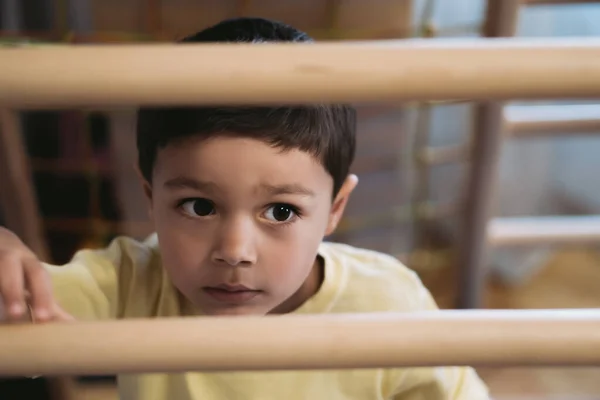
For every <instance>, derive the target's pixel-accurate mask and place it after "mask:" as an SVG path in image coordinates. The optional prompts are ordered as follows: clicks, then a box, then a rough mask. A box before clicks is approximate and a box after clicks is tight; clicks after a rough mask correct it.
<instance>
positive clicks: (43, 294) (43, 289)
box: [0, 227, 73, 322]
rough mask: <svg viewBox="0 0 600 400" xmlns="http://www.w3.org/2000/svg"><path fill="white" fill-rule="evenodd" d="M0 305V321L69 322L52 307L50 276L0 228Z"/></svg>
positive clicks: (56, 305) (63, 314)
mask: <svg viewBox="0 0 600 400" xmlns="http://www.w3.org/2000/svg"><path fill="white" fill-rule="evenodd" d="M0 303H2V304H0V321H14V322H17V321H25V320H29V321H32V322H47V321H68V320H72V319H73V317H71V316H70V315H69V314H68V313H66V312H65V311H64V310H63V309H61V308H60V306H59V305H58V304H57V303H56V301H55V299H54V296H53V294H52V283H51V281H50V276H49V275H48V272H47V271H46V270H45V269H44V267H43V266H42V264H41V262H40V261H39V260H38V258H37V257H36V256H35V254H34V253H33V252H32V251H31V250H30V249H29V248H28V247H27V246H25V244H24V243H23V242H22V241H21V240H20V239H19V238H18V237H17V236H16V235H15V234H14V233H12V232H10V231H9V230H7V229H4V228H1V227H0ZM2 305H3V306H2ZM2 309H3V310H2Z"/></svg>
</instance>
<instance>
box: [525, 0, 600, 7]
mask: <svg viewBox="0 0 600 400" xmlns="http://www.w3.org/2000/svg"><path fill="white" fill-rule="evenodd" d="M521 1H522V2H523V5H528V6H534V5H548V4H553V5H565V4H586V3H600V1H598V0H521Z"/></svg>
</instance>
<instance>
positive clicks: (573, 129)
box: [504, 104, 600, 137]
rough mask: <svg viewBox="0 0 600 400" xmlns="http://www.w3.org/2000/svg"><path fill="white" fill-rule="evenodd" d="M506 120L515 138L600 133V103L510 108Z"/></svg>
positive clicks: (509, 130)
mask: <svg viewBox="0 0 600 400" xmlns="http://www.w3.org/2000/svg"><path fill="white" fill-rule="evenodd" d="M504 118H505V120H506V131H507V132H506V133H507V134H508V135H510V136H513V137H530V136H555V135H564V134H570V133H576V134H581V133H594V134H600V104H577V105H544V106H509V107H506V108H505V110H504Z"/></svg>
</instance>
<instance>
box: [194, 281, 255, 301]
mask: <svg viewBox="0 0 600 400" xmlns="http://www.w3.org/2000/svg"><path fill="white" fill-rule="evenodd" d="M204 292H205V293H206V294H208V295H209V296H210V297H212V298H213V299H214V300H216V301H218V302H220V303H226V304H242V303H246V302H248V301H250V300H252V299H254V298H255V297H256V296H258V295H259V294H261V293H262V291H261V290H255V289H250V288H248V287H246V286H243V285H228V284H221V285H217V286H210V287H205V288H204Z"/></svg>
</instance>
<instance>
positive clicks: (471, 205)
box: [457, 0, 520, 308]
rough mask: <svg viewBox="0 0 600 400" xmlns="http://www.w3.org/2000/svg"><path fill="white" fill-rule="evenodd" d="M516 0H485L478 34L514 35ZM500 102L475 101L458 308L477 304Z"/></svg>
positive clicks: (494, 177)
mask: <svg viewBox="0 0 600 400" xmlns="http://www.w3.org/2000/svg"><path fill="white" fill-rule="evenodd" d="M519 6H520V4H519V1H518V0H488V2H487V9H486V18H485V26H484V28H483V35H484V36H486V37H505V36H513V35H514V34H515V30H516V25H517V19H518V14H519ZM503 108H504V103H503V102H500V101H485V102H481V103H478V104H476V106H475V115H474V129H473V139H472V145H471V155H470V157H469V158H470V161H471V167H470V169H469V174H468V176H467V185H466V187H467V188H466V201H465V204H464V209H463V215H464V221H463V224H462V226H461V228H462V232H461V233H462V236H461V237H460V246H459V252H458V261H457V262H458V265H459V272H458V279H459V282H458V283H459V285H458V286H459V290H458V299H457V307H458V308H478V307H481V305H482V298H483V290H484V285H485V282H486V278H487V251H488V243H487V242H486V239H487V237H486V231H487V225H488V221H489V220H490V218H491V215H492V213H493V201H494V194H495V189H496V188H495V187H496V180H497V175H498V162H499V158H500V149H501V147H502V140H503V136H504V135H503V129H504V112H503Z"/></svg>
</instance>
